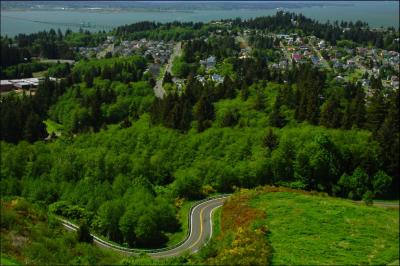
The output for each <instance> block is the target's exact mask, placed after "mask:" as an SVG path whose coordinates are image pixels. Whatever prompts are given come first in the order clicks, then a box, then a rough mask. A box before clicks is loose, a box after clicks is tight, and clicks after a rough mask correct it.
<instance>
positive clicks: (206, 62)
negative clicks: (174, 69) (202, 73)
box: [200, 56, 217, 70]
mask: <svg viewBox="0 0 400 266" xmlns="http://www.w3.org/2000/svg"><path fill="white" fill-rule="evenodd" d="M216 62H217V60H216V58H215V56H210V57H209V58H207V59H205V60H200V64H202V65H204V66H205V67H206V69H207V70H208V69H213V68H214V67H215V63H216Z"/></svg>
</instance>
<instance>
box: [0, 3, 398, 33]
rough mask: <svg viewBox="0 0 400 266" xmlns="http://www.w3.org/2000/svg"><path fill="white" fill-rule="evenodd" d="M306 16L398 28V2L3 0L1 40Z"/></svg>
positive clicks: (323, 19)
mask: <svg viewBox="0 0 400 266" xmlns="http://www.w3.org/2000/svg"><path fill="white" fill-rule="evenodd" d="M278 10H285V11H290V12H296V13H302V14H304V15H305V16H307V17H310V18H313V19H316V20H319V21H321V22H325V21H327V20H330V21H335V20H338V21H341V20H344V21H356V20H362V21H365V22H367V23H369V25H370V26H371V27H380V26H385V27H387V26H393V27H395V28H398V27H399V1H323V2H322V1H321V2H319V1H286V2H285V1H236V2H207V1H191V2H180V1H139V2H128V1H102V2H100V1H97V2H95V1H93V2H92V1H18V2H17V1H1V35H3V36H4V35H8V36H14V35H16V34H19V33H32V32H37V31H40V30H49V29H51V28H55V29H57V28H60V29H62V30H66V29H67V28H70V29H71V30H75V31H77V30H79V28H80V27H83V28H84V29H89V30H92V31H98V30H103V29H104V30H109V29H111V28H113V27H116V26H119V25H124V24H130V23H134V22H138V21H144V20H149V21H157V22H170V21H175V20H178V21H196V22H197V21H203V22H207V21H211V20H219V19H227V18H237V17H241V18H253V17H259V16H266V15H273V14H275V13H276V12H277V11H278Z"/></svg>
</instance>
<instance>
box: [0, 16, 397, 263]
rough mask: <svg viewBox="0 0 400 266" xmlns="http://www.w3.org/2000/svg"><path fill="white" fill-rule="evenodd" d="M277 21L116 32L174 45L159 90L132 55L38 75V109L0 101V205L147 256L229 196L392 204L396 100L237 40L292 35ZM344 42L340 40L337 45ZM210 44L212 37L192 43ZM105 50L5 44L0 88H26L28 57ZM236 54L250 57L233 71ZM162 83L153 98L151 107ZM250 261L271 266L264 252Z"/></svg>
mask: <svg viewBox="0 0 400 266" xmlns="http://www.w3.org/2000/svg"><path fill="white" fill-rule="evenodd" d="M290 18H293V17H288V16H287V15H284V14H282V13H278V15H276V16H274V17H266V18H259V19H250V20H246V21H241V20H231V21H228V22H229V23H230V24H229V25H230V26H231V27H232V28H231V29H229V30H227V29H226V28H224V27H222V28H221V29H220V28H219V26H217V25H215V24H203V23H168V24H156V23H151V22H143V23H137V24H133V25H127V26H123V27H119V28H117V29H116V30H115V31H113V34H115V35H116V37H117V38H120V39H119V40H118V41H119V42H120V41H121V40H122V38H128V39H138V38H150V39H156V40H159V39H162V40H179V41H182V53H181V54H180V55H179V56H178V57H177V58H176V59H175V60H174V62H173V67H172V73H170V72H167V73H166V74H165V75H164V76H161V77H157V76H152V74H151V72H150V71H149V68H150V66H151V65H152V64H153V63H154V62H153V60H152V59H151V58H149V56H144V54H143V53H142V54H141V53H139V52H138V53H137V54H133V55H129V56H111V55H110V56H106V57H105V58H102V59H97V58H85V59H81V60H79V62H77V63H76V64H75V65H74V66H73V67H72V66H71V67H67V66H65V65H61V64H58V65H56V66H47V65H46V66H43V67H44V68H46V69H48V71H49V74H48V75H53V76H56V77H57V78H58V79H57V80H55V79H50V78H49V77H46V78H45V79H44V81H43V82H41V83H40V85H39V88H38V90H37V91H36V94H35V95H29V96H28V95H25V94H23V95H17V94H14V93H10V94H8V95H6V96H2V98H1V102H0V112H1V136H0V137H1V171H0V178H1V179H0V189H1V194H2V195H3V196H7V197H9V196H10V197H11V196H12V197H15V196H18V197H23V198H25V199H27V200H28V201H30V202H34V203H35V204H37V206H39V207H38V208H41V209H42V210H45V211H48V212H49V213H50V214H51V215H58V216H61V217H64V218H67V219H70V220H73V221H75V222H84V223H85V224H87V226H88V228H89V229H88V230H91V231H93V232H96V233H99V234H100V235H102V236H103V237H105V238H107V239H109V240H111V241H114V242H117V243H119V244H121V245H125V246H128V247H145V248H156V247H163V246H166V245H167V243H168V241H169V240H170V239H169V237H170V236H171V234H174V233H177V232H180V231H181V230H182V225H181V224H180V220H179V219H178V217H177V213H178V211H179V208H180V207H181V206H182V201H185V200H196V199H202V198H204V197H206V196H209V195H212V194H215V193H225V192H234V191H236V190H238V189H239V188H254V187H257V186H261V185H280V186H284V187H290V188H294V189H303V190H315V191H319V192H324V193H327V194H329V195H331V196H336V197H343V198H350V199H353V200H365V201H366V202H371V200H372V199H382V198H398V196H399V191H398V186H399V180H400V176H399V174H400V168H399V149H400V147H399V130H398V129H399V90H398V89H397V90H396V89H388V88H387V87H384V86H383V85H382V78H381V77H380V76H379V77H375V76H373V75H372V76H370V77H367V78H366V79H367V80H368V81H369V82H370V84H371V85H370V89H369V90H368V92H367V91H366V90H365V88H364V87H363V86H362V84H361V83H360V82H358V81H356V80H349V81H348V82H346V83H340V82H338V81H337V79H336V78H335V76H336V75H334V73H333V71H332V70H326V69H321V68H318V67H315V66H313V65H312V64H311V63H310V62H308V61H307V62H304V63H295V62H294V61H293V63H290V65H289V66H288V67H287V68H285V69H277V68H272V67H271V62H273V63H275V62H276V61H277V58H278V57H279V56H280V55H281V54H282V52H281V51H280V50H279V49H278V47H277V45H279V41H273V40H270V39H268V38H267V37H265V36H264V37H262V38H261V39H258V37H254V38H249V43H246V44H244V42H243V41H238V39H240V38H241V37H242V35H240V32H242V31H243V29H260V28H263V29H264V30H265V27H267V29H268V30H270V31H272V32H276V31H283V30H288V31H290V28H292V26H291V22H288V21H287V20H289V21H290ZM294 19H295V20H296V21H298V23H299V24H298V30H299V31H300V32H303V33H304V34H315V35H317V36H320V35H323V34H324V32H325V34H327V35H328V36H325V37H326V38H328V39H329V41H330V42H332V43H336V41H339V40H349V41H352V42H354V43H357V44H359V45H371V43H372V44H373V43H378V44H379V45H381V41H382V40H384V42H383V44H382V45H381V46H382V47H386V48H387V49H394V48H396V47H394V48H393V38H392V37H393V36H396V34H397V36H398V32H397V33H396V32H395V33H393V32H392V31H390V33H387V34H386V35H385V34H383V33H382V34H380V33H375V32H372V31H370V30H369V29H367V28H365V26H366V25H364V24H357V23H356V24H354V25H353V24H343V25H338V24H336V23H335V24H319V23H316V22H314V21H312V20H309V19H307V18H304V17H303V16H298V17H297V16H296V17H295V18H294ZM343 23H344V22H343ZM267 25H268V26H267ZM343 27H346V28H347V27H348V28H350V30H349V33H346V34H341V33H340V32H341V30H340V29H342V28H343ZM207 30H210V31H211V32H212V34H210V35H209V36H207V37H206V38H204V36H205V35H206V34H208V33H207V32H208V31H207ZM325 30H328V31H325ZM217 32H218V34H217ZM339 33H340V34H339ZM364 33H368V34H367V35H365V34H364ZM105 36H106V35H105V33H101V32H100V33H98V34H90V33H83V32H81V33H71V32H67V33H65V34H63V33H61V32H57V33H56V32H55V31H50V32H48V33H38V34H36V35H29V36H17V37H16V39H15V40H16V41H18V42H19V43H20V44H19V46H18V48H13V47H12V46H9V45H7V42H8V41H10V40H3V39H2V46H4V47H5V49H6V50H7V49H8V52H7V53H10V54H15V55H16V56H15V60H14V59H12V60H11V59H10V58H8V57H7V58H8V59H7V60H6V61H5V63H4V64H3V63H2V72H1V73H2V75H4V76H8V75H10V76H24V75H27V76H29V75H30V72H32V71H31V70H29V68H30V67H34V65H29V66H28V65H25V64H30V63H23V61H24V59H23V58H24V57H26V56H30V55H43V54H45V55H46V57H48V58H76V59H80V58H79V56H76V54H74V53H73V49H68V46H73V45H87V46H89V45H94V44H96V43H98V42H100V41H102V40H103V39H104V38H105ZM390 38H392V39H390ZM46 40H47V41H46ZM46 45H50V48H48V47H47V48H46ZM245 45H250V46H251V48H248V49H247V50H250V52H248V53H249V55H247V54H246V55H245V56H239V55H240V53H243V50H246V49H244V48H243V47H244V46H245ZM65 47H67V48H65ZM64 48H65V49H64ZM247 50H246V51H247ZM70 52H71V53H72V55H71V56H70V54H69V53H70ZM2 53H3V49H2ZM210 57H211V59H210ZM5 58H6V56H5ZM13 58H14V57H13ZM2 59H3V54H2ZM206 59H209V60H210V61H213V62H214V60H215V62H214V63H213V64H214V65H213V66H212V67H209V65H208V63H204V60H206ZM2 61H3V60H2ZM36 67H38V69H40V65H39V66H36ZM25 68H26V69H28V70H24V69H25ZM4 69H6V71H3V70H4ZM29 71H30V72H29ZM35 71H36V70H35ZM25 72H26V73H25ZM24 73H25V74H24ZM160 78H163V80H162V83H163V86H164V88H165V89H166V91H167V93H166V95H165V97H163V98H157V97H155V95H154V92H153V87H154V86H155V84H156V80H157V79H160ZM6 211H8V210H6ZM14 216H15V215H14ZM27 223H29V222H27ZM2 226H3V225H2ZM7 226H11V225H7ZM51 233H52V232H51ZM242 233H243V232H242ZM49 234H50V233H49ZM252 237H254V238H257V239H258V238H261V237H263V236H262V234H261V233H260V234H259V235H257V234H256V235H252ZM73 245H74V246H75V245H76V243H75V242H74V243H73ZM255 248H258V246H255ZM260 248H262V249H263V252H264V253H265V255H266V256H267V255H268V256H269V253H270V247H269V246H264V245H263V246H261V247H260ZM264 253H263V254H264ZM104 256H106V255H104ZM266 258H267V257H266ZM105 259H107V257H105ZM218 259H221V260H218ZM254 260H255V261H256V262H257V263H258V262H259V261H257V260H256V258H254ZM205 261H206V260H205ZM215 261H222V262H224V260H223V259H222V258H218V257H217V258H216V259H215ZM209 262H210V263H213V262H214V260H213V259H211V260H210V261H209ZM262 262H264V261H262ZM266 262H267V261H266ZM90 263H91V262H90ZM260 264H262V263H260Z"/></svg>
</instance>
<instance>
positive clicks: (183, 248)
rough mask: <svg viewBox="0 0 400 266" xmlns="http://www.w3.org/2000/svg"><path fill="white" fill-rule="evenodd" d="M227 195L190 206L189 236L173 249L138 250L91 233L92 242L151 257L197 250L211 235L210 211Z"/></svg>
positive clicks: (74, 227) (70, 226) (71, 226)
mask: <svg viewBox="0 0 400 266" xmlns="http://www.w3.org/2000/svg"><path fill="white" fill-rule="evenodd" d="M227 197H228V196H222V197H219V198H213V199H209V200H207V201H204V202H200V203H198V204H197V205H196V206H194V207H193V208H192V211H191V213H190V221H191V222H190V234H189V237H188V238H187V239H186V240H185V241H184V242H183V243H181V244H180V245H178V246H177V247H175V248H173V249H169V250H163V249H159V250H157V249H154V250H140V249H129V248H125V247H122V246H119V245H116V244H112V243H108V242H106V241H104V240H102V239H100V238H98V237H97V236H95V235H93V234H92V236H93V240H94V242H95V243H96V244H97V245H98V246H101V247H105V248H109V249H113V250H116V251H120V252H122V253H126V254H138V253H143V252H145V253H148V255H150V256H151V257H153V258H167V257H174V256H179V255H181V254H182V253H185V252H187V251H189V253H195V252H197V251H198V250H199V249H200V248H201V247H202V246H203V245H204V244H205V243H207V241H208V240H209V239H210V238H211V236H212V218H211V217H212V213H213V211H214V210H216V209H217V208H219V207H221V206H222V205H223V204H224V202H225V200H226V199H227ZM61 223H62V224H63V225H64V227H66V228H67V229H68V230H72V231H76V230H77V229H78V226H77V225H75V224H73V223H71V222H69V221H67V220H61Z"/></svg>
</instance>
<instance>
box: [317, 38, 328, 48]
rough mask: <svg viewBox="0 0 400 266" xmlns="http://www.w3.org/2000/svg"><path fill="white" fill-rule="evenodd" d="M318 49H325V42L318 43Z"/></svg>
mask: <svg viewBox="0 0 400 266" xmlns="http://www.w3.org/2000/svg"><path fill="white" fill-rule="evenodd" d="M318 47H319V48H320V49H322V48H325V47H326V43H325V41H324V40H322V41H320V42H319V43H318Z"/></svg>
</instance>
